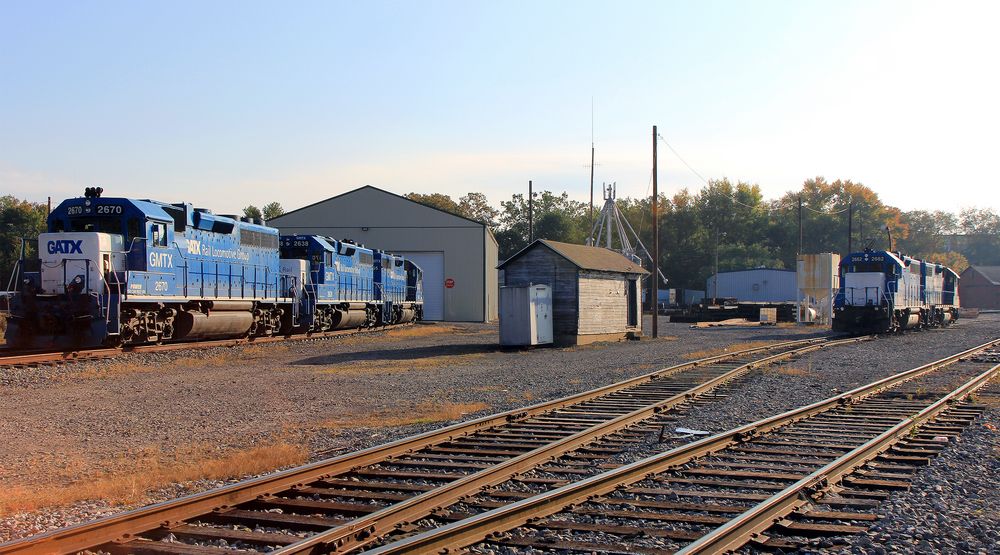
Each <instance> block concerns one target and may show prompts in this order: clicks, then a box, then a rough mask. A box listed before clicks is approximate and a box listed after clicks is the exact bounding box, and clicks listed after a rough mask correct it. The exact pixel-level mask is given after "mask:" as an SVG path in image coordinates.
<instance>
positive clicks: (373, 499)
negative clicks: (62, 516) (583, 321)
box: [0, 338, 864, 554]
mask: <svg viewBox="0 0 1000 555" xmlns="http://www.w3.org/2000/svg"><path fill="white" fill-rule="evenodd" d="M861 340H864V339H863V338H852V339H840V340H833V341H831V340H824V339H810V340H804V341H791V342H784V343H779V344H773V345H769V346H764V347H756V348H752V349H745V350H741V351H736V352H733V353H726V354H721V355H717V356H712V357H708V358H704V359H700V360H696V361H690V362H685V363H682V364H678V365H675V366H671V367H669V368H664V369H662V370H659V371H656V372H652V373H649V374H646V375H643V376H639V377H636V378H632V379H629V380H625V381H622V382H619V383H616V384H612V385H609V386H605V387H602V388H598V389H595V390H592V391H588V392H585V393H581V394H577V395H572V396H569V397H565V398H562V399H557V400H554V401H549V402H545V403H540V404H537V405H534V406H531V407H527V408H523V409H517V410H514V411H509V412H506V413H501V414H497V415H492V416H488V417H484V418H480V419H478V420H473V421H471V422H467V423H461V424H456V425H453V426H450V427H447V428H444V429H441V430H437V431H433V432H428V433H425V434H422V435H418V436H414V437H411V438H406V439H403V440H400V441H397V442H394V443H390V444H387V445H384V446H380V447H375V448H372V449H368V450H365V451H361V452H357V453H352V454H348V455H343V456H340V457H336V458H333V459H329V460H326V461H321V462H318V463H314V464H311V465H307V466H304V467H300V468H296V469H292V470H289V471H285V472H281V473H278V474H275V475H272V476H268V477H264V478H259V479H255V480H250V481H247V482H242V483H240V484H234V485H232V486H229V487H225V488H221V489H218V490H213V491H209V492H204V493H201V494H196V495H192V496H188V497H185V498H181V499H178V500H174V501H170V502H166V503H161V504H158V505H153V506H150V507H146V508H143V509H139V510H135V511H131V512H128V513H123V514H121V515H117V516H113V517H110V518H106V519H102V520H99V521H95V522H92V523H88V524H84V525H80V526H74V527H70V528H65V529H62V530H57V531H54V532H51V533H48V534H44V535H40V536H35V537H31V538H27V539H25V540H20V541H16V542H10V543H7V544H3V545H0V554H8V553H74V552H78V551H82V550H91V551H96V550H99V551H106V552H111V553H225V549H224V548H225V547H226V546H230V547H231V546H239V548H241V549H248V550H259V551H270V550H273V549H275V548H280V549H281V550H282V551H283V552H299V553H301V552H316V551H331V550H336V551H347V550H351V549H355V548H359V547H362V546H364V545H366V544H368V543H370V542H372V541H375V540H377V539H378V538H380V537H382V536H384V535H386V534H388V533H390V532H393V531H394V530H398V529H399V527H402V526H404V525H405V524H406V523H408V522H413V521H417V520H419V519H421V518H424V517H426V516H429V515H430V514H432V511H433V510H434V509H435V508H438V507H441V506H446V505H448V504H451V503H454V502H456V501H459V500H460V499H461V498H462V497H463V496H467V495H469V494H471V493H474V492H476V491H479V490H481V489H482V488H484V487H488V486H492V485H495V484H499V483H503V482H505V481H507V480H509V479H510V478H511V477H513V476H515V475H518V474H522V473H524V472H528V471H532V470H535V469H538V471H540V472H543V473H544V472H552V471H559V472H561V470H560V469H559V468H553V467H552V464H553V463H554V464H556V466H566V465H569V467H570V468H568V472H566V473H564V474H568V475H569V476H571V478H569V479H565V478H564V479H563V480H562V483H566V482H567V481H569V480H570V479H572V476H573V475H574V472H575V471H580V470H586V468H587V467H595V468H596V465H599V464H601V463H603V462H604V461H606V460H608V459H610V458H611V457H613V456H615V455H616V454H618V453H621V452H622V451H624V450H626V449H627V448H628V447H629V446H630V445H634V444H638V443H642V442H643V441H644V440H647V439H648V438H649V437H650V436H653V437H658V435H662V434H663V432H664V431H665V429H666V427H668V426H669V424H670V423H671V421H672V420H673V419H674V417H673V416H672V414H671V412H672V411H679V410H683V409H684V408H688V407H692V406H697V405H698V404H699V403H702V402H705V400H706V398H709V397H713V396H721V395H723V394H724V388H725V387H726V386H727V385H729V384H731V383H732V382H733V381H734V380H736V379H738V378H740V377H741V376H744V375H746V374H747V373H749V372H750V371H752V370H754V369H755V368H758V367H761V366H763V365H767V364H771V363H775V362H778V361H780V360H783V359H787V358H791V357H794V356H798V355H801V354H804V353H807V352H812V351H815V350H819V349H824V348H829V347H831V346H836V345H843V344H849V343H855V342H857V341H861ZM599 438H604V439H603V440H602V442H600V443H598V444H595V443H594V442H595V440H598V439H599ZM664 440H669V441H679V440H675V439H674V438H664ZM564 455H567V456H569V458H568V459H566V458H564V459H558V460H556V461H553V459H555V458H557V457H562V456H564ZM546 464H548V467H546ZM577 477H579V475H578V474H577ZM529 481H530V480H529ZM537 483H539V484H542V485H545V484H549V485H553V484H552V480H538V481H537ZM554 485H559V481H556V482H555V484H554Z"/></svg>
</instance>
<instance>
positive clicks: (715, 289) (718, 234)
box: [712, 227, 726, 304]
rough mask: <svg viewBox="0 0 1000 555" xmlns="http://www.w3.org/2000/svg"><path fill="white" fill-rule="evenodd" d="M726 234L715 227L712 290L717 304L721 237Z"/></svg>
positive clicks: (713, 299) (713, 301)
mask: <svg viewBox="0 0 1000 555" xmlns="http://www.w3.org/2000/svg"><path fill="white" fill-rule="evenodd" d="M720 235H721V236H722V237H725V236H726V232H725V231H723V232H722V233H721V234H720V233H719V228H718V227H716V228H715V283H714V288H713V289H714V291H713V292H712V304H716V303H717V302H718V299H719V237H720Z"/></svg>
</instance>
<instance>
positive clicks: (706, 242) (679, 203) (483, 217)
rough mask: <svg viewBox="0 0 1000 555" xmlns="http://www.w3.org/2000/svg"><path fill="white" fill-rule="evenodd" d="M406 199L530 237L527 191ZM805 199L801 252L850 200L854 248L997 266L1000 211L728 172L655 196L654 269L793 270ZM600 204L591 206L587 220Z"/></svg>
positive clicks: (572, 209) (543, 200)
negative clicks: (739, 178) (787, 184)
mask: <svg viewBox="0 0 1000 555" xmlns="http://www.w3.org/2000/svg"><path fill="white" fill-rule="evenodd" d="M406 197H407V198H409V199H411V200H414V201H417V202H420V203H423V204H426V205H429V206H432V207H435V208H438V209H441V210H444V211H446V212H450V213H453V214H456V215H459V216H463V217H466V218H469V219H472V220H476V221H479V222H482V223H485V224H486V225H488V226H489V227H490V228H491V229H492V230H493V233H494V235H495V237H496V239H497V242H498V243H499V247H500V260H505V259H506V258H508V257H510V256H511V255H513V254H514V253H516V252H517V251H519V250H520V249H522V248H524V247H525V246H526V245H527V244H528V235H529V234H528V201H527V195H525V194H523V193H516V194H513V195H511V197H510V199H509V200H503V201H501V202H500V204H499V207H495V206H494V205H492V204H491V203H490V202H489V201H488V199H487V197H486V195H484V194H483V193H480V192H472V193H468V194H466V195H464V196H461V197H459V198H458V199H457V200H456V199H453V198H451V197H450V196H449V195H445V194H441V193H431V194H421V193H410V194H408V195H406ZM800 199H801V202H802V207H803V208H802V246H801V252H806V253H818V252H835V253H840V254H846V253H847V252H848V214H849V212H848V209H849V207H853V210H852V211H851V215H852V216H853V217H852V218H851V219H852V220H853V221H852V224H853V225H852V228H853V234H852V236H851V239H850V243H851V250H861V249H863V248H864V247H865V246H871V247H873V248H887V247H888V246H889V245H888V234H887V233H886V231H885V227H886V226H888V228H889V233H890V234H891V236H892V240H893V248H894V250H899V251H901V252H903V253H905V254H909V255H911V256H915V257H918V258H924V259H927V260H931V261H934V262H940V263H942V264H946V265H947V266H949V267H951V268H953V269H955V270H956V271H958V272H961V271H962V270H964V269H965V268H967V267H968V265H969V264H976V265H983V266H995V265H1000V215H998V214H997V213H996V212H994V211H993V210H990V209H981V208H968V209H965V210H962V211H960V212H959V213H957V214H955V213H951V212H946V211H941V210H935V211H926V210H912V211H908V212H904V211H902V210H900V209H898V208H896V207H893V206H890V205H887V204H885V203H883V202H882V201H881V199H879V196H878V194H876V193H875V192H874V191H873V190H872V189H870V188H868V187H866V186H864V185H862V184H860V183H854V182H852V181H844V180H837V181H833V182H828V181H826V180H824V179H823V178H819V177H818V178H815V179H809V180H807V181H805V182H804V183H803V184H802V187H801V188H800V189H799V190H797V191H789V192H787V193H785V194H784V195H782V196H781V197H780V198H778V199H772V200H767V199H764V197H763V195H762V194H761V191H760V187H759V186H757V185H755V184H749V183H744V182H736V183H732V182H730V181H729V180H728V179H719V180H712V181H709V182H708V184H707V185H706V186H705V187H702V188H701V189H700V190H698V191H694V192H692V191H689V190H687V189H685V190H682V191H680V192H678V193H676V194H674V195H673V196H669V197H668V196H667V195H662V194H661V195H660V198H659V199H658V200H657V202H658V206H657V208H658V210H659V214H660V219H659V231H660V266H661V268H660V269H661V271H662V272H663V273H664V275H665V276H666V277H667V278H668V279H669V286H670V287H681V288H691V289H701V288H703V287H704V284H705V279H706V278H707V277H708V276H710V275H711V274H712V272H713V271H714V261H715V254H716V249H718V255H719V269H720V270H735V269H742V268H753V267H759V266H766V267H770V268H788V269H794V268H795V257H796V254H797V253H798V252H800V251H799V222H798V219H799V201H800ZM650 203H651V199H650V198H648V197H644V198H627V197H626V198H619V199H618V207H619V209H620V210H621V212H622V214H623V215H624V217H625V218H626V219H627V220H628V221H629V223H630V224H631V226H632V227H633V228H634V229H635V231H636V232H637V233H638V234H639V237H640V239H641V240H642V241H643V243H644V244H645V245H646V246H647V247H648V248H650V249H652V247H653V241H652V234H653V229H652V220H651V216H650V213H651V204H650ZM532 208H533V221H534V222H533V223H534V225H533V228H534V229H533V231H534V233H533V236H534V237H535V238H539V239H551V240H554V241H564V242H567V243H578V244H583V243H585V242H586V240H587V238H588V237H589V235H590V231H591V229H592V226H593V222H592V220H591V215H590V207H589V204H588V203H585V202H579V201H576V200H573V199H570V198H569V195H568V194H567V193H565V192H562V193H553V192H551V191H541V192H537V193H535V197H534V203H533V207H532ZM600 209H601V205H600V204H599V203H598V205H597V206H595V207H594V217H595V218H596V217H597V215H598V213H599V212H600ZM243 213H244V215H245V216H250V217H258V218H262V219H264V220H268V219H270V218H274V217H277V216H279V215H281V214H282V213H284V210H283V209H282V207H281V205H280V204H279V203H277V202H271V203H268V204H265V205H263V207H262V208H257V207H256V206H254V205H250V206H247V207H246V208H245V209H244V210H243ZM45 220H46V205H45V204H41V203H33V202H28V201H25V200H21V199H18V198H15V197H14V196H11V195H7V196H3V197H0V279H2V281H3V283H2V284H0V286H3V287H6V286H7V280H8V278H9V277H10V275H11V272H12V270H13V268H14V265H15V263H16V261H17V259H18V257H19V256H20V254H21V253H20V251H21V239H22V238H29V239H34V238H36V237H37V236H38V234H39V233H42V232H44V231H45ZM36 248H37V241H34V240H29V241H27V242H25V249H26V252H25V254H26V256H27V257H28V258H37V256H38V253H37V252H36Z"/></svg>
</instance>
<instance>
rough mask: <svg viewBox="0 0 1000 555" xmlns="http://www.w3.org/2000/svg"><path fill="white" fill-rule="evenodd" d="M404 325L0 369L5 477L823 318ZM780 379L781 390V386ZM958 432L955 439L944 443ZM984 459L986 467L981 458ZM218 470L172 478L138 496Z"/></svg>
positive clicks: (783, 403) (604, 367)
mask: <svg viewBox="0 0 1000 555" xmlns="http://www.w3.org/2000/svg"><path fill="white" fill-rule="evenodd" d="M998 321H1000V320H998V319H997V317H996V316H995V315H984V316H982V317H980V318H979V319H978V320H967V321H961V322H959V323H958V324H957V325H956V326H955V327H953V328H951V329H946V330H933V331H927V332H921V333H913V334H907V335H903V336H894V337H887V338H881V339H878V340H876V341H871V342H868V343H864V344H861V345H858V346H856V347H846V348H838V349H833V350H829V351H821V352H818V353H815V354H811V355H808V356H806V357H803V358H802V359H800V360H799V361H796V362H793V363H791V364H789V365H785V366H786V367H793V368H795V369H796V372H783V371H782V370H781V369H780V368H779V367H776V368H775V369H772V370H763V371H760V372H757V373H755V374H754V375H752V376H750V377H748V378H746V379H744V380H743V381H742V382H741V387H740V388H736V389H734V390H733V391H730V392H729V394H730V397H729V398H727V399H726V402H725V403H717V404H716V403H713V409H712V410H711V411H704V412H702V413H699V414H698V415H697V416H694V415H692V416H691V417H690V419H688V420H684V421H683V422H681V423H679V424H678V425H682V426H686V427H692V428H698V429H708V430H711V431H721V430H724V429H728V428H730V427H733V426H734V425H738V424H741V423H745V422H748V421H751V420H754V419H757V418H761V417H763V416H769V415H771V414H774V413H775V412H780V411H781V410H787V409H789V408H793V407H796V406H799V405H801V404H804V403H807V402H811V401H815V400H818V399H822V398H825V397H828V396H830V395H831V394H833V393H835V392H837V391H843V390H846V389H850V388H853V387H856V386H858V385H862V384H864V383H868V382H870V381H873V380H874V379H877V378H879V377H883V376H885V375H889V374H891V373H894V372H898V371H900V370H904V369H907V368H911V367H913V366H916V365H919V364H922V363H926V362H928V361H930V360H934V359H936V358H941V357H942V356H945V355H947V354H950V353H952V352H955V351H957V350H959V349H962V348H966V347H971V346H974V345H977V344H979V343H982V342H984V341H986V340H988V339H992V338H994V337H996V336H997V332H998V326H997V323H998ZM435 328H437V329H436V330H435ZM407 329H409V330H420V331H419V332H418V333H412V332H407V331H406V330H400V331H398V332H380V333H376V334H372V335H369V336H358V337H352V338H349V339H347V340H339V341H338V340H337V339H331V340H320V341H310V342H303V343H285V344H281V345H274V346H272V345H262V346H259V347H243V348H228V349H218V348H216V349H206V350H200V351H187V352H183V353H173V352H171V353H161V354H152V353H151V354H144V355H128V356H127V357H122V358H120V359H116V360H113V361H99V362H86V363H80V364H75V365H66V366H62V367H54V366H53V367H40V368H37V369H21V370H16V369H0V414H3V415H4V416H5V418H4V419H3V420H2V421H0V437H3V438H4V439H5V442H6V443H7V449H5V450H4V451H3V452H2V453H0V486H2V487H11V486H23V487H32V486H35V485H46V484H50V483H51V477H52V476H58V477H59V479H61V480H65V482H66V483H72V481H73V480H78V479H82V478H84V477H86V476H87V475H89V474H93V473H96V472H114V471H115V470H116V466H115V461H116V460H120V459H122V458H127V457H128V456H129V455H130V454H132V453H136V452H138V451H140V450H143V449H150V448H154V449H156V450H158V451H159V452H161V453H164V454H166V455H167V456H169V454H170V453H171V452H174V451H176V450H178V449H181V448H183V447H184V446H186V445H191V444H194V443H206V444H210V445H212V446H213V448H217V449H219V450H223V451H224V450H226V449H246V448H248V447H252V446H254V445H259V444H262V443H266V442H268V441H271V440H273V439H274V438H275V437H281V438H283V439H285V440H288V441H292V442H300V443H303V444H305V445H307V446H308V448H309V450H310V451H312V452H317V451H327V450H332V451H331V452H334V453H339V452H341V451H349V450H355V449H360V448H364V447H367V446H371V445H375V444H379V443H384V442H386V441H389V440H392V439H397V438H399V437H404V436H406V435H410V434H412V433H416V432H419V431H422V430H425V429H431V428H435V427H439V426H441V425H443V424H444V423H442V422H437V423H428V424H424V425H417V426H405V427H398V426H392V427H379V426H378V425H377V420H376V421H370V420H366V423H367V424H373V425H366V426H363V427H352V426H350V425H349V423H350V421H351V420H352V419H353V418H358V419H361V420H365V419H366V418H368V417H369V416H370V415H372V414H378V415H385V414H392V413H399V412H406V411H407V410H410V409H412V408H413V407H416V406H419V405H420V404H421V403H441V402H445V401H447V402H451V403H485V404H486V405H487V406H488V408H486V409H483V410H481V411H479V412H477V413H476V414H475V415H478V414H485V413H487V412H497V411H501V410H506V409H509V408H514V407H517V406H523V405H528V404H532V403H534V402H538V401H541V400H546V399H551V398H555V397H560V396H563V395H567V394H570V393H574V392H578V391H583V390H586V389H590V388H593V387H596V386H598V385H604V384H607V383H611V382H614V381H618V380H620V379H623V378H626V377H630V376H634V375H639V374H643V373H647V372H649V371H651V370H653V369H655V368H659V367H663V366H668V365H670V364H675V363H677V362H681V359H680V358H679V356H680V355H681V354H683V353H687V352H693V351H700V350H704V349H710V348H716V347H720V346H723V345H727V344H734V343H744V342H749V341H778V340H787V339H798V338H803V337H808V336H810V335H815V334H816V332H817V331H818V330H814V329H810V328H781V327H779V328H711V329H691V328H689V327H688V326H687V325H683V324H667V323H663V324H661V326H660V329H661V335H669V336H671V337H672V338H671V339H661V340H656V341H652V340H649V341H646V340H644V341H640V342H623V343H612V344H601V345H596V346H587V347H579V348H574V349H553V348H545V349H535V350H531V351H501V350H499V349H498V348H497V347H496V338H497V335H496V327H495V325H478V324H462V325H451V324H437V325H426V326H424V325H422V326H416V327H414V328H407ZM434 331H439V332H438V333H434ZM776 391H780V392H781V395H778V396H776V395H774V393H775V392H776ZM8 415H9V416H10V417H9V418H8V417H7V416H8ZM471 416H474V415H473V414H470V415H466V416H464V417H462V418H467V417H471ZM331 422H337V425H331V424H330V423H331ZM994 435H995V434H994ZM965 445H967V443H966V442H965V441H964V440H963V442H962V443H959V444H956V445H955V446H953V448H954V449H956V450H960V449H962V448H963V447H964V446H965ZM948 453H951V451H949V452H948ZM948 453H946V455H947V454H948ZM946 455H943V456H942V458H943V457H944V456H946ZM994 459H995V457H994ZM77 460H84V461H86V464H84V465H82V466H81V467H80V472H78V473H76V474H74V473H73V472H69V471H67V462H68V461H77ZM982 470H983V471H986V472H989V471H990V470H991V469H990V467H989V466H988V465H987V466H986V467H985V468H984V469H982ZM992 471H993V472H994V473H995V471H996V468H995V466H994V467H993V468H992ZM995 479H996V476H995V475H994V476H993V481H992V482H987V483H992V484H995V483H996V481H995ZM220 483H221V482H216V481H198V482H193V483H188V484H182V485H165V486H164V487H163V489H162V490H159V491H155V492H152V493H151V494H150V495H149V496H148V498H146V499H144V501H156V500H162V499H169V498H173V497H176V496H177V495H178V494H182V493H185V492H192V491H199V490H201V489H205V488H207V487H213V486H215V485H218V484H220ZM958 487H961V486H958ZM992 506H994V507H995V506H996V503H993V504H992ZM970 507H971V506H970ZM123 508H126V507H122V506H110V505H108V504H107V503H103V502H100V501H96V502H95V501H88V502H82V503H77V504H75V505H73V506H70V507H65V508H62V509H46V510H41V511H34V512H31V513H22V514H19V515H11V516H9V517H7V518H5V519H3V520H0V541H6V540H8V539H12V538H16V537H23V536H25V535H28V534H32V533H36V532H39V531H43V530H47V529H52V528H54V527H59V526H62V525H65V524H68V523H70V522H71V521H78V520H87V519H91V518H93V517H95V516H98V515H100V514H107V513H110V512H115V511H118V510H122V509H123ZM970 510H971V509H970ZM983 548H985V549H992V547H986V546H985V544H982V543H979V544H975V545H972V546H971V549H973V551H972V552H975V549H983Z"/></svg>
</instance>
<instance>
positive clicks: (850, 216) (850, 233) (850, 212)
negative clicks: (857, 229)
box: [847, 202, 854, 254]
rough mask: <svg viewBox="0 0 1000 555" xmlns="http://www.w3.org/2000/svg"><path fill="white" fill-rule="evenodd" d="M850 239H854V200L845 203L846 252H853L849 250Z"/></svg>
mask: <svg viewBox="0 0 1000 555" xmlns="http://www.w3.org/2000/svg"><path fill="white" fill-rule="evenodd" d="M852 239H854V202H851V203H849V204H848V205H847V254H851V253H852V252H854V251H852V250H851V246H852V245H853V243H852V242H851V240H852Z"/></svg>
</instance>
